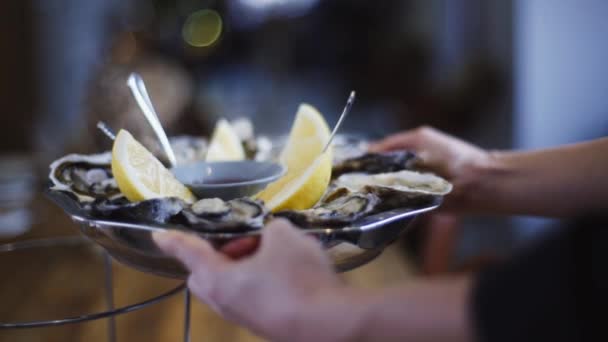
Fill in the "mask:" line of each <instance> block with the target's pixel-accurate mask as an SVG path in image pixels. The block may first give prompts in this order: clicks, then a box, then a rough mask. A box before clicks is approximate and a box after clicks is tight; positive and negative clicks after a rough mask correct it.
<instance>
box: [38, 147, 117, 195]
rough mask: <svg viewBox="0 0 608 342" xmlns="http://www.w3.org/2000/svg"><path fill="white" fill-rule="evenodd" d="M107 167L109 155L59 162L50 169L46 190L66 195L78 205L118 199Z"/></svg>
mask: <svg viewBox="0 0 608 342" xmlns="http://www.w3.org/2000/svg"><path fill="white" fill-rule="evenodd" d="M111 163H112V154H111V153H110V152H106V153H101V154H92V155H81V154H70V155H67V156H65V157H63V158H60V159H58V160H56V161H54V162H53V163H52V164H51V165H50V169H51V171H50V174H49V179H50V181H51V187H50V190H54V191H63V192H67V193H69V194H71V195H73V196H75V197H76V199H77V200H78V202H80V203H88V202H93V201H95V200H97V199H115V198H118V197H121V196H122V195H121V193H120V190H119V189H118V185H117V184H116V181H115V180H114V177H113V175H112V168H111Z"/></svg>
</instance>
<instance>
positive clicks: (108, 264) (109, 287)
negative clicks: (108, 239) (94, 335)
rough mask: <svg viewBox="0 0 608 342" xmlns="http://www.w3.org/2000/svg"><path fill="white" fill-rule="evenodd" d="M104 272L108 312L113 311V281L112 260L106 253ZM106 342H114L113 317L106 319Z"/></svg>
mask: <svg viewBox="0 0 608 342" xmlns="http://www.w3.org/2000/svg"><path fill="white" fill-rule="evenodd" d="M103 263H104V270H105V276H106V277H105V278H106V282H105V288H106V306H107V307H108V310H109V311H112V310H114V279H113V274H112V258H111V257H110V255H109V254H108V253H106V252H104V253H103ZM108 341H110V342H116V319H115V318H114V315H112V316H110V317H108Z"/></svg>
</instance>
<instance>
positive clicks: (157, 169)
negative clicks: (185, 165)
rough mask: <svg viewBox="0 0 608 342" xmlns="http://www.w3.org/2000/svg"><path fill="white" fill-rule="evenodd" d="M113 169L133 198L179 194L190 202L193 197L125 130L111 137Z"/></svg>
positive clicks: (121, 189) (140, 199)
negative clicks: (112, 138) (112, 143)
mask: <svg viewBox="0 0 608 342" xmlns="http://www.w3.org/2000/svg"><path fill="white" fill-rule="evenodd" d="M112 173H113V174H114V178H115V179H116V183H117V184H118V188H119V189H120V191H121V192H122V193H123V195H125V197H127V199H129V201H132V202H138V201H143V200H147V199H152V198H160V197H178V198H181V199H183V200H184V201H186V202H189V203H192V202H193V201H194V200H195V197H194V196H193V195H192V193H191V192H190V190H188V188H187V187H186V186H184V185H183V184H182V183H180V182H179V181H178V180H177V179H175V177H174V176H173V174H172V173H171V171H169V170H167V169H166V168H165V166H164V165H163V164H162V163H161V162H160V161H159V160H158V159H156V157H154V155H152V153H150V151H148V150H147V149H146V148H145V147H144V146H143V145H142V144H140V143H139V142H138V141H137V140H135V138H133V136H132V135H131V134H130V133H129V132H127V131H125V130H120V131H119V132H118V134H117V135H116V139H115V140H114V146H113V147H112Z"/></svg>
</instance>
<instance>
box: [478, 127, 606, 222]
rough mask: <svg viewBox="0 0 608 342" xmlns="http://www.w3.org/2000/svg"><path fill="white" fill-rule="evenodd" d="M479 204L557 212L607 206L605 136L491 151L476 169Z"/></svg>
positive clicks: (589, 210) (513, 210)
mask: <svg viewBox="0 0 608 342" xmlns="http://www.w3.org/2000/svg"><path fill="white" fill-rule="evenodd" d="M478 174H479V175H480V177H478V178H477V180H476V181H475V182H473V186H472V188H471V193H470V195H471V198H472V202H474V203H475V205H477V206H478V208H480V209H481V210H488V211H496V212H503V213H516V214H529V215H544V216H555V217H568V216H576V215H580V214H586V213H595V212H599V211H601V210H605V209H606V208H608V138H604V139H598V140H594V141H590V142H584V143H578V144H573V145H567V146H562V147H558V148H552V149H545V150H538V151H531V152H494V153H490V162H489V163H487V164H486V165H484V166H483V167H482V168H481V169H479V170H478Z"/></svg>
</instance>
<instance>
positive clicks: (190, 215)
mask: <svg viewBox="0 0 608 342" xmlns="http://www.w3.org/2000/svg"><path fill="white" fill-rule="evenodd" d="M182 215H183V217H184V218H185V220H186V224H187V226H189V227H192V228H193V229H195V230H202V231H241V230H253V229H261V228H262V227H263V226H264V223H265V220H266V218H267V217H268V210H267V209H266V207H265V206H264V204H263V202H261V201H258V200H252V199H249V198H237V199H234V200H230V201H225V202H224V201H222V200H221V199H219V198H212V199H203V200H200V201H198V202H196V203H194V204H193V205H192V206H191V207H189V208H185V209H184V210H183V211H182Z"/></svg>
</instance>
